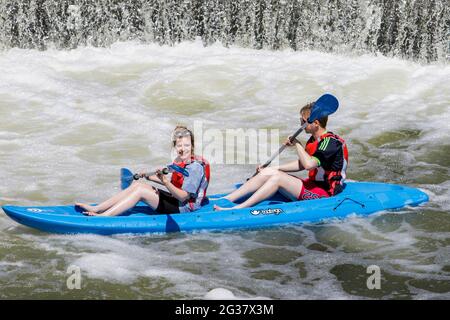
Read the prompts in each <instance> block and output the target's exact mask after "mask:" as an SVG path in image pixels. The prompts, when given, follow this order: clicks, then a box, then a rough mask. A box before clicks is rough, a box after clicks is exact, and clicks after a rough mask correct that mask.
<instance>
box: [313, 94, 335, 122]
mask: <svg viewBox="0 0 450 320" xmlns="http://www.w3.org/2000/svg"><path fill="white" fill-rule="evenodd" d="M338 107H339V102H338V100H337V99H336V97H335V96H333V95H331V94H328V93H326V94H324V95H323V96H321V97H320V98H319V99H317V101H316V102H315V103H314V107H313V108H312V110H311V115H310V116H309V118H308V122H309V123H312V122H314V121H315V120H318V119H320V118H323V117H326V116H328V115H330V114H332V113H334V112H335V111H336V110H337V108H338Z"/></svg>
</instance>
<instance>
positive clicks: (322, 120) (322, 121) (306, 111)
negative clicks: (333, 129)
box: [300, 102, 328, 128]
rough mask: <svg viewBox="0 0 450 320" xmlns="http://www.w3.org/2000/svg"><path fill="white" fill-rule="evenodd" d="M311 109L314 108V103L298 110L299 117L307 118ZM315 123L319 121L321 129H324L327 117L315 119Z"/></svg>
mask: <svg viewBox="0 0 450 320" xmlns="http://www.w3.org/2000/svg"><path fill="white" fill-rule="evenodd" d="M313 107H314V102H309V103H307V104H306V105H304V106H303V107H302V108H301V109H300V114H301V115H304V114H308V116H309V115H310V114H311V110H312V108H313ZM317 121H319V124H320V126H321V127H322V128H326V127H327V122H328V116H325V117H322V118H320V119H317Z"/></svg>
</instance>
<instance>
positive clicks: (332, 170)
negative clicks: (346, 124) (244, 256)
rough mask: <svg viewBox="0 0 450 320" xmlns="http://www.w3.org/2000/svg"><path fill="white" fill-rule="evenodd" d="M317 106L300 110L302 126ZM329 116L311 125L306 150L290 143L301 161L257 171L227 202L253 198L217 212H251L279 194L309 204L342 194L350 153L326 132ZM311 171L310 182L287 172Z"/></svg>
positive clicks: (335, 136) (217, 208) (298, 143)
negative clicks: (249, 195) (236, 210)
mask: <svg viewBox="0 0 450 320" xmlns="http://www.w3.org/2000/svg"><path fill="white" fill-rule="evenodd" d="M313 106H314V102H313V103H309V104H307V105H305V106H304V107H303V108H302V109H301V110H300V122H301V124H302V125H303V124H304V123H306V121H307V119H308V117H309V116H310V114H311V110H312V108H313ZM327 121H328V116H326V117H322V118H320V119H317V120H315V121H313V122H312V123H308V124H307V125H306V127H305V131H306V132H307V133H310V134H311V137H310V138H309V140H308V142H307V143H306V146H305V147H303V145H302V144H301V142H300V141H298V140H297V139H294V141H293V142H292V143H291V141H290V140H289V139H287V140H286V141H285V143H284V144H285V145H287V146H289V147H295V148H296V151H297V154H298V160H296V161H292V162H289V163H287V164H284V165H280V166H274V167H269V168H264V169H262V170H261V166H259V167H258V172H259V174H257V175H256V176H254V177H252V178H251V179H250V180H248V181H247V182H246V183H244V184H243V185H242V186H241V187H240V188H239V189H237V190H235V191H233V192H232V193H230V194H229V195H227V196H225V197H224V199H226V200H229V201H231V202H236V201H237V200H239V199H240V198H242V197H244V196H246V195H248V194H252V195H251V197H250V198H248V199H247V200H246V201H244V202H242V203H240V204H236V205H235V206H233V207H231V208H230V207H226V208H225V207H220V206H218V205H216V206H214V209H215V210H230V209H241V208H248V207H251V206H254V205H256V204H257V203H259V202H261V201H263V200H265V199H268V198H270V197H271V196H273V195H274V194H275V193H276V192H277V191H280V192H281V193H282V194H283V195H285V196H286V197H288V198H290V199H291V200H310V199H319V198H323V197H330V196H333V195H335V194H338V193H339V192H341V191H342V190H343V186H344V180H345V172H346V169H347V164H348V150H347V146H346V144H345V141H344V140H343V139H342V138H340V137H339V136H338V135H336V134H334V133H332V132H328V131H327V129H326V125H327ZM301 170H308V171H309V173H308V178H307V179H305V180H303V179H300V178H298V177H296V176H293V175H290V174H288V173H287V172H296V171H301Z"/></svg>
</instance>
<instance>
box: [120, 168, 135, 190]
mask: <svg viewBox="0 0 450 320" xmlns="http://www.w3.org/2000/svg"><path fill="white" fill-rule="evenodd" d="M133 180H134V179H133V173H132V172H131V171H130V170H128V169H127V168H122V169H120V188H121V189H122V190H124V189H126V188H128V187H129V186H130V184H131V183H132V182H133Z"/></svg>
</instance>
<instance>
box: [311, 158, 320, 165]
mask: <svg viewBox="0 0 450 320" xmlns="http://www.w3.org/2000/svg"><path fill="white" fill-rule="evenodd" d="M311 158H313V159H314V160H316V161H317V166H318V167H320V160H319V159H317V158H316V157H311Z"/></svg>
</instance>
